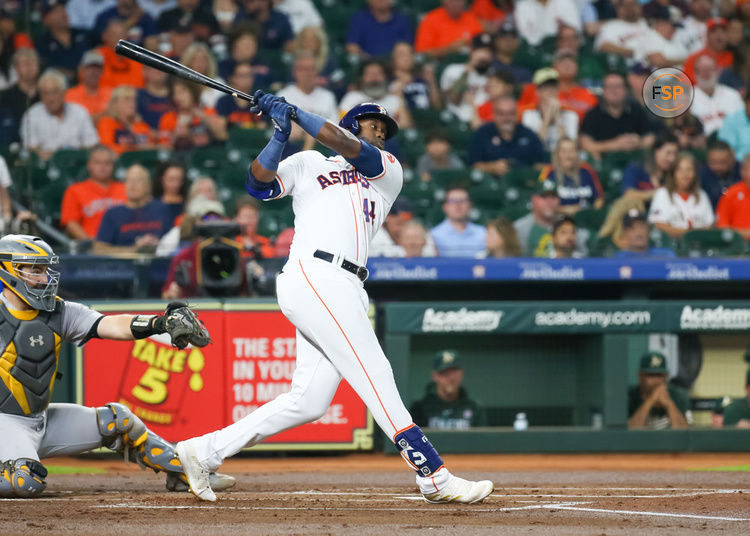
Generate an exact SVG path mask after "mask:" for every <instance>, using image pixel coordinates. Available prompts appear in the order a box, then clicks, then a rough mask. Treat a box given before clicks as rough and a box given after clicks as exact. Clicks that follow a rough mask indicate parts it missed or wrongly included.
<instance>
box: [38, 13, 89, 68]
mask: <svg viewBox="0 0 750 536" xmlns="http://www.w3.org/2000/svg"><path fill="white" fill-rule="evenodd" d="M42 22H43V23H44V27H45V29H46V31H45V32H44V33H43V34H42V35H41V37H39V39H37V40H36V51H37V52H38V53H39V57H40V58H41V59H42V63H43V64H44V67H45V69H46V68H49V67H54V68H55V69H57V70H59V71H60V72H62V73H63V74H64V75H65V76H66V77H67V78H68V80H73V79H74V78H75V75H76V73H77V72H78V64H79V63H80V62H81V58H82V57H83V54H84V52H86V51H88V50H89V49H91V48H92V47H91V41H90V39H89V35H88V32H85V31H82V30H73V29H71V27H70V23H69V22H68V13H67V11H65V0H44V1H43V2H42Z"/></svg>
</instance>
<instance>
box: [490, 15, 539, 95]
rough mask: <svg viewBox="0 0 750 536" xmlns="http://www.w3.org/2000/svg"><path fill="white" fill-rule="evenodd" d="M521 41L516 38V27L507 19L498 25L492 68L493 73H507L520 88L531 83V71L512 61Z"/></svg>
mask: <svg viewBox="0 0 750 536" xmlns="http://www.w3.org/2000/svg"><path fill="white" fill-rule="evenodd" d="M520 45H521V40H520V39H519V38H518V31H517V30H516V25H515V24H514V23H513V21H512V20H510V19H508V20H506V21H505V22H503V24H502V25H500V29H499V30H498V32H497V37H496V38H495V61H494V62H493V64H492V68H493V70H495V71H499V72H504V73H508V74H509V75H510V76H511V77H512V78H513V83H514V84H516V85H518V86H520V85H521V84H525V83H527V82H531V75H532V73H531V71H530V70H529V69H527V68H526V67H524V66H523V65H521V64H520V63H517V62H515V61H514V57H515V55H516V52H517V51H518V47H519V46H520Z"/></svg>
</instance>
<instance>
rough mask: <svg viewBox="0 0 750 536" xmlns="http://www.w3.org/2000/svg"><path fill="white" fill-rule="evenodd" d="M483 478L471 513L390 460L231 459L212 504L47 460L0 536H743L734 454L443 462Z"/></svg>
mask: <svg viewBox="0 0 750 536" xmlns="http://www.w3.org/2000/svg"><path fill="white" fill-rule="evenodd" d="M446 462H447V463H448V465H449V466H450V467H451V469H452V470H453V471H454V472H456V473H460V474H462V475H463V476H468V477H472V478H478V477H483V478H491V479H492V480H493V481H494V482H495V484H496V490H495V492H494V493H493V494H492V495H491V496H490V497H489V498H488V499H486V500H485V501H484V502H483V503H482V504H478V505H468V506H466V505H431V504H427V503H425V502H423V501H422V500H421V497H420V496H419V495H418V493H417V490H416V487H415V486H414V477H413V476H412V474H410V472H409V471H407V469H406V468H405V466H404V464H403V462H402V461H401V460H400V458H398V457H395V456H385V455H378V454H374V455H350V456H341V457H326V458H290V459H273V458H263V459H257V458H239V459H232V460H229V461H228V462H227V463H226V464H225V465H224V466H223V467H222V470H223V471H225V472H228V473H231V474H233V475H235V476H236V477H237V480H238V484H237V487H236V488H235V489H234V490H232V491H230V492H228V493H223V494H220V495H219V501H218V502H216V503H204V502H199V501H197V500H196V499H195V498H194V497H193V496H192V495H189V494H187V493H168V492H166V491H164V487H163V477H162V476H161V475H155V474H153V473H151V472H142V471H140V470H139V469H138V468H137V467H133V466H131V467H126V466H124V465H123V464H122V463H121V462H120V461H119V460H113V459H106V460H98V459H90V458H89V459H67V458H63V459H51V460H45V462H44V463H45V464H46V465H48V466H54V467H53V469H54V470H55V471H56V472H61V471H70V470H74V471H75V470H78V471H86V470H87V468H95V469H97V470H103V471H105V472H104V473H99V474H51V475H50V476H49V477H48V479H47V482H48V488H47V491H46V492H45V494H44V496H43V497H41V498H38V499H33V500H22V499H6V500H1V499H0V512H2V514H3V534H9V535H10V534H23V535H32V534H33V535H38V534H39V533H40V532H42V533H46V534H76V535H82V534H91V535H101V534H126V535H128V536H137V535H149V536H153V535H158V534H169V535H180V536H188V535H194V534H195V535H201V536H209V535H210V536H214V535H218V534H220V535H225V534H226V535H233V534H259V535H277V534H278V535H289V534H299V535H318V534H336V535H338V534H343V535H357V536H366V535H370V534H375V535H381V534H399V535H401V534H407V535H408V534H440V535H443V534H471V535H472V536H474V535H484V534H525V533H534V534H550V535H562V534H613V535H614V534H643V533H645V532H657V531H658V534H659V535H660V536H661V535H669V534H675V535H677V534H679V535H684V534H718V533H719V532H722V533H724V534H750V478H748V476H749V475H750V473H748V472H734V471H719V472H717V471H702V470H698V469H711V468H718V467H728V466H741V465H748V464H750V456H748V455H737V454H731V455H727V454H698V455H690V454H675V455H595V456H591V455H586V456H579V455H558V456H547V455H545V456H536V455H497V456H473V455H472V456H456V455H454V456H448V457H446Z"/></svg>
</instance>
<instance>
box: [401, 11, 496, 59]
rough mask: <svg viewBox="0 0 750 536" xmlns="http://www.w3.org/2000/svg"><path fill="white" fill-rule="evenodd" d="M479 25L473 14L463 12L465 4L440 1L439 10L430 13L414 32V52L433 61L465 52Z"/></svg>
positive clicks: (478, 31)
mask: <svg viewBox="0 0 750 536" xmlns="http://www.w3.org/2000/svg"><path fill="white" fill-rule="evenodd" d="M481 32H482V24H481V23H480V22H479V19H478V18H477V16H476V15H474V13H472V12H471V11H467V10H466V2H465V0H443V7H439V8H437V9H433V10H432V11H430V12H429V13H427V15H425V17H424V18H423V19H422V22H420V23H419V27H418V28H417V38H416V41H415V44H414V49H415V51H416V52H417V53H424V54H427V55H428V56H432V57H434V58H442V57H443V56H446V55H448V54H453V53H455V52H460V51H461V50H463V49H468V47H469V43H471V40H472V39H473V38H474V36H475V35H477V34H479V33H481Z"/></svg>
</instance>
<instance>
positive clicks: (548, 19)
mask: <svg viewBox="0 0 750 536" xmlns="http://www.w3.org/2000/svg"><path fill="white" fill-rule="evenodd" d="M514 16H515V19H516V26H517V27H518V33H519V34H521V37H522V38H523V39H524V40H525V41H526V42H527V43H529V44H530V45H531V46H539V45H541V44H542V41H543V40H544V39H545V38H547V37H553V36H555V35H557V31H558V29H559V27H560V26H568V27H570V28H573V29H574V30H576V32H580V31H581V30H582V25H581V15H580V12H579V10H578V6H577V5H576V3H575V2H574V1H573V0H521V1H520V2H517V3H516V9H515V12H514Z"/></svg>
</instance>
